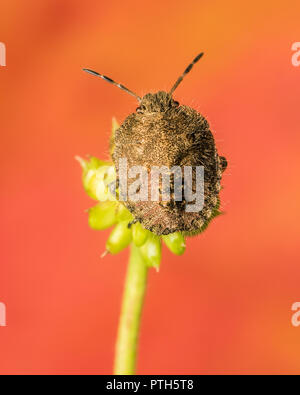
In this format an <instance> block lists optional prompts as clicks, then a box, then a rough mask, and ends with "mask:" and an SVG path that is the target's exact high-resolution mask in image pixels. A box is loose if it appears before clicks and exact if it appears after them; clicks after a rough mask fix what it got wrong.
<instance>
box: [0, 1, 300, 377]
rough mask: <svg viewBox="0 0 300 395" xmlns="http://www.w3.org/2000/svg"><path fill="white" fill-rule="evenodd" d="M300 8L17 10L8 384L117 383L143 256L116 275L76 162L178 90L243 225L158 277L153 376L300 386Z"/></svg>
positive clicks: (13, 9) (7, 151)
mask: <svg viewBox="0 0 300 395" xmlns="http://www.w3.org/2000/svg"><path fill="white" fill-rule="evenodd" d="M299 12H300V5H299V1H261V0H259V1H252V2H251V4H245V2H240V1H217V0H216V1H208V0H207V1H189V2H182V1H174V0H172V1H169V0H168V1H152V2H142V1H126V2H125V1H124V2H123V1H105V2H104V1H96V0H90V1H88V2H84V1H76V0H75V1H74V0H72V1H71V0H68V1H61V0H43V1H38V0H35V1H34V0H27V1H15V0H13V1H12V0H10V1H6V2H4V1H2V2H1V6H0V41H1V42H4V43H5V44H6V47H7V67H0V86H1V93H0V95H1V97H0V122H1V155H0V158H1V159H0V160H1V178H2V180H1V205H0V210H1V223H2V226H1V231H0V232H1V250H0V251H1V252H0V254H1V267H0V302H4V303H5V304H6V306H7V324H8V326H7V327H5V328H3V327H2V328H0V373H9V374H16V373H23V374H32V373H38V374H40V373H46V374H54V373H58V374H61V373H66V374H86V373H90V374H97V373H110V372H111V367H112V362H113V349H114V341H115V337H116V330H117V322H118V314H119V308H120V301H121V294H122V287H123V280H124V274H125V269H126V260H127V254H128V251H125V252H123V253H121V254H120V255H118V256H114V257H113V256H110V257H107V258H105V259H104V260H100V259H99V256H100V254H101V253H102V252H103V250H104V244H105V240H106V238H107V235H108V234H109V231H105V232H95V231H92V230H91V229H89V228H88V225H87V216H86V214H85V213H84V209H86V208H88V207H90V206H91V205H92V204H93V202H92V201H91V200H90V199H89V198H88V197H87V196H86V194H85V193H84V191H83V188H82V185H81V171H80V169H79V166H78V164H77V163H76V162H75V160H74V156H75V155H77V154H78V155H82V156H84V155H85V154H93V155H96V156H98V157H100V158H107V156H108V138H109V134H110V127H111V118H112V116H116V117H117V119H118V120H119V121H120V122H122V120H124V118H125V117H126V116H127V115H128V114H129V113H130V112H132V111H134V110H135V108H136V106H137V104H136V102H135V100H134V98H132V97H131V96H129V95H126V94H125V93H124V92H121V91H120V90H118V89H117V88H115V87H112V86H111V85H109V84H107V83H105V82H104V81H101V80H97V79H95V78H93V77H92V76H89V75H87V74H84V73H83V72H82V71H81V68H82V67H89V68H93V69H95V70H97V71H99V72H101V73H104V74H106V75H108V76H110V77H112V78H113V79H115V80H116V81H118V82H121V83H124V85H126V86H128V87H129V88H130V89H132V90H134V91H136V92H137V93H138V94H140V95H142V94H145V93H147V92H149V91H157V90H160V89H169V88H170V87H171V86H172V84H173V83H174V81H175V80H176V78H177V77H178V76H179V74H180V73H181V72H182V71H183V70H184V69H185V67H186V66H187V65H188V63H189V62H190V61H191V60H192V59H193V57H194V56H195V55H196V54H197V53H199V52H200V51H202V50H203V51H204V52H205V57H204V58H203V59H202V60H201V62H199V64H197V66H195V68H194V69H193V71H192V72H191V73H190V74H189V75H188V76H187V77H186V79H185V81H184V83H182V84H181V85H180V87H179V88H178V90H177V91H176V94H175V97H176V99H177V100H179V101H180V102H181V103H185V104H187V105H190V106H193V107H194V108H196V109H198V110H199V111H200V112H201V113H202V114H203V115H205V116H206V117H207V119H208V121H209V122H210V125H211V128H212V131H213V132H214V134H215V138H216V141H217V147H218V150H219V153H220V154H222V155H225V156H226V157H227V159H228V162H229V168H228V170H227V171H226V172H225V173H224V179H223V185H224V190H223V191H222V194H221V195H222V208H223V210H224V211H225V212H226V215H223V216H221V217H219V218H217V219H216V220H215V222H214V223H213V224H212V225H211V226H210V227H209V229H208V230H207V232H206V233H204V234H203V235H201V236H199V237H196V238H193V239H189V240H188V243H187V251H186V253H185V255H184V256H183V257H175V256H174V255H171V254H170V253H169V252H168V251H166V250H164V252H163V262H162V265H161V271H160V273H159V274H156V273H155V272H154V271H153V270H152V271H151V274H150V278H149V288H148V292H147V298H146V304H145V310H144V315H143V322H142V333H141V339H140V354H139V368H138V373H140V374H151V373H153V374H158V373H162V374H163V373H164V374H177V373H182V374H201V373H209V374H215V373H225V374H229V373H238V374H240V373H272V374H276V373H298V374H299V373H300V327H298V328H295V327H293V326H292V324H291V316H292V311H291V306H292V304H293V303H294V302H296V301H299V300H300V287H299V285H300V251H299V208H298V204H299V198H300V184H299V173H300V161H299V147H300V133H299V126H300V111H299V99H300V67H298V68H297V67H294V66H292V64H291V56H292V51H291V45H292V43H294V42H296V41H300V30H299Z"/></svg>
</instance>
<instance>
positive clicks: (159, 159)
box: [113, 92, 227, 235]
mask: <svg viewBox="0 0 300 395" xmlns="http://www.w3.org/2000/svg"><path fill="white" fill-rule="evenodd" d="M122 158H123V159H124V158H126V159H127V162H128V167H132V166H137V165H139V166H144V167H145V168H147V170H148V173H149V174H150V171H151V167H152V166H159V167H161V166H167V167H168V168H172V167H173V166H180V167H182V168H183V166H193V167H195V166H204V207H203V209H202V210H201V211H199V212H191V213H189V212H186V210H185V205H186V202H185V201H184V200H183V201H175V200H174V198H172V195H171V200H169V201H168V202H165V201H164V199H163V192H162V191H161V192H162V193H161V195H160V201H159V202H153V201H151V200H150V199H149V200H148V201H131V200H127V201H125V202H124V204H125V206H126V207H127V208H128V209H129V210H130V211H131V213H132V214H133V216H134V218H135V219H136V220H137V221H139V222H141V224H142V225H143V226H144V227H145V228H146V229H148V230H150V231H152V232H154V233H156V234H157V235H162V234H169V233H173V232H177V231H181V232H187V233H197V231H199V230H200V229H201V228H202V227H203V226H204V225H205V223H206V222H207V221H208V220H209V219H210V218H211V216H212V214H213V212H214V210H215V209H216V207H217V205H218V201H219V199H218V196H219V192H220V189H221V187H220V181H221V177H222V172H223V171H224V170H225V168H226V166H227V163H226V160H225V158H223V157H219V155H218V153H217V150H216V146H215V142H214V138H213V135H212V133H211V131H210V129H209V124H208V122H207V121H206V119H205V118H204V117H203V116H202V115H201V114H199V113H198V112H197V111H196V110H194V109H192V108H190V107H188V106H179V104H178V103H177V102H176V101H174V100H173V98H172V97H171V95H170V94H169V93H166V92H158V93H156V94H147V95H145V96H144V97H143V98H142V100H141V103H140V107H138V109H137V111H136V113H133V114H130V115H129V116H128V117H127V118H126V119H125V121H124V123H123V124H122V125H121V127H120V128H119V129H118V130H117V131H116V133H115V137H114V151H113V161H114V163H115V166H116V170H117V174H119V170H120V169H119V159H122ZM193 176H194V173H193ZM132 182H134V180H133V179H130V178H128V186H130V184H131V183H132Z"/></svg>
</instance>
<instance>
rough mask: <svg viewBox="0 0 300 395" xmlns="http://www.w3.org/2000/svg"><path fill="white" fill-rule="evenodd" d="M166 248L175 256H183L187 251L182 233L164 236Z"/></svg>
mask: <svg viewBox="0 0 300 395" xmlns="http://www.w3.org/2000/svg"><path fill="white" fill-rule="evenodd" d="M162 239H163V241H164V243H165V244H166V246H167V247H168V248H169V250H170V251H171V252H173V254H175V255H182V254H183V253H184V251H185V240H184V237H183V235H182V233H180V232H175V233H170V234H168V235H164V236H162Z"/></svg>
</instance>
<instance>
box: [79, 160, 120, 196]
mask: <svg viewBox="0 0 300 395" xmlns="http://www.w3.org/2000/svg"><path fill="white" fill-rule="evenodd" d="M76 159H77V160H78V161H79V163H80V165H81V167H82V168H83V175H82V181H83V186H84V189H85V191H86V193H87V194H88V195H89V196H90V197H91V198H92V199H95V200H99V201H102V202H104V201H106V200H114V198H113V196H112V194H111V193H110V191H109V188H108V185H109V184H110V183H111V182H113V181H114V180H115V179H116V171H115V167H114V166H113V165H112V164H111V163H109V162H104V161H101V160H99V159H97V158H95V157H93V156H92V157H91V158H90V160H89V161H87V160H84V159H82V158H80V157H76Z"/></svg>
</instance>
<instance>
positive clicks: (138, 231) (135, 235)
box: [132, 222, 149, 247]
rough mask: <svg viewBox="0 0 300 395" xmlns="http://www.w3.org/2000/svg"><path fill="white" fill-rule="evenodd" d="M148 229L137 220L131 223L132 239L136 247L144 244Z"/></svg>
mask: <svg viewBox="0 0 300 395" xmlns="http://www.w3.org/2000/svg"><path fill="white" fill-rule="evenodd" d="M148 234H149V231H148V230H147V229H145V228H144V227H143V226H142V225H141V224H140V223H139V222H137V223H135V224H133V225H132V240H133V242H134V244H135V245H136V246H137V247H141V246H142V245H143V244H145V242H146V240H147V237H148Z"/></svg>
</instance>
